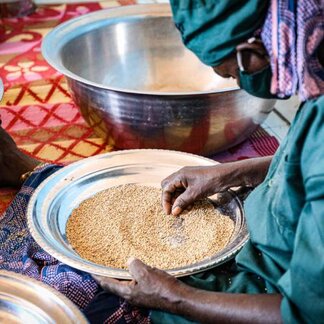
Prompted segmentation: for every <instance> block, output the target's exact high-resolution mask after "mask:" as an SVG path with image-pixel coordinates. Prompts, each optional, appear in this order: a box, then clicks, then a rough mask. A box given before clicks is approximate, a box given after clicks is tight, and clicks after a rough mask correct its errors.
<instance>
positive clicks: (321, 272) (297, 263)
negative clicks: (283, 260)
mask: <svg viewBox="0 0 324 324" xmlns="http://www.w3.org/2000/svg"><path fill="white" fill-rule="evenodd" d="M310 104H311V103H310ZM308 108H311V110H310V117H311V118H310V119H309V120H308V123H307V126H306V127H305V129H304V134H303V137H304V141H300V142H299V143H296V144H297V146H299V147H300V148H301V173H302V178H303V188H302V190H304V191H305V195H304V196H305V201H304V204H303V208H302V211H301V214H300V215H299V219H298V223H297V224H296V229H295V230H296V232H295V233H296V234H295V239H294V242H293V254H292V259H291V262H290V266H289V269H288V271H287V272H286V273H285V274H284V275H283V276H282V278H281V279H280V281H279V287H280V289H281V291H282V293H283V296H284V299H283V302H282V305H281V311H282V316H283V319H284V322H286V323H300V322H305V323H320V322H321V323H324V146H323V140H324V97H323V96H322V97H320V98H319V99H318V100H315V101H314V102H313V105H312V107H308Z"/></svg>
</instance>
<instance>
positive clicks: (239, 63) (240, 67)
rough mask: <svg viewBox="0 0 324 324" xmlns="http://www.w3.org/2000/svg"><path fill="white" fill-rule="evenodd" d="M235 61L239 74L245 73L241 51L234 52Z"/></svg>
mask: <svg viewBox="0 0 324 324" xmlns="http://www.w3.org/2000/svg"><path fill="white" fill-rule="evenodd" d="M236 60H237V65H238V67H239V69H240V71H241V72H245V68H244V65H243V57H242V52H241V51H236Z"/></svg>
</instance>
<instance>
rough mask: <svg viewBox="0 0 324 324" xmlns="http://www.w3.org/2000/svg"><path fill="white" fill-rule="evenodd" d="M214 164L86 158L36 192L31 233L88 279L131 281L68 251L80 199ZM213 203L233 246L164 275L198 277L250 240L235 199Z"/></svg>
mask: <svg viewBox="0 0 324 324" xmlns="http://www.w3.org/2000/svg"><path fill="white" fill-rule="evenodd" d="M216 163H217V162H215V161H213V160H210V159H207V158H204V157H200V156H197V155H193V154H188V153H182V152H177V151H167V150H125V151H118V152H113V153H108V154H103V155H98V156H95V157H91V158H88V159H84V160H82V161H79V162H76V163H73V164H71V165H69V166H67V167H65V168H62V169H61V170H60V171H58V172H56V173H55V174H53V175H52V176H50V177H49V178H48V179H46V180H45V181H44V182H43V183H42V184H41V185H40V186H39V187H38V188H37V190H36V191H35V193H34V194H33V196H32V198H31V200H30V203H29V206H28V212H27V214H28V215H27V218H28V227H29V230H30V232H31V234H32V236H33V237H34V239H35V240H36V242H37V243H38V244H39V245H40V246H41V247H42V248H43V249H44V250H45V251H47V252H48V253H49V254H51V255H52V256H54V257H55V258H57V259H58V260H60V261H62V262H64V263H66V264H68V265H70V266H72V267H74V268H76V269H79V270H83V271H86V272H88V273H90V274H97V275H102V276H108V277H114V278H119V279H130V278H131V277H130V274H129V273H128V271H127V270H123V269H116V268H109V267H106V266H103V265H99V264H95V263H93V262H90V261H88V260H85V259H83V258H81V257H80V256H79V255H78V254H77V253H76V252H75V251H74V250H73V249H72V247H71V246H70V244H69V242H68V240H67V238H66V223H67V220H68V218H69V216H70V215H71V212H72V210H73V209H74V208H76V207H77V206H78V205H79V204H80V203H81V202H82V201H83V200H84V199H87V198H89V197H91V196H93V195H94V194H95V193H97V192H99V191H102V190H104V189H107V188H109V187H113V186H117V185H121V184H127V183H136V184H141V185H147V186H154V187H160V183H161V181H162V180H163V179H164V178H165V177H167V176H168V175H170V174H171V173H173V172H175V171H177V170H179V169H180V168H181V167H183V166H198V165H200V166H208V165H214V164H216ZM211 199H212V201H213V202H214V204H215V206H216V208H220V209H221V211H222V212H223V213H225V214H226V215H228V216H229V217H231V218H232V219H233V220H234V222H235V229H234V233H233V235H232V238H231V241H230V243H229V244H228V246H227V247H226V248H225V249H224V250H222V251H221V252H220V253H218V254H216V255H211V256H210V257H209V258H207V259H205V260H203V261H202V262H199V263H195V264H191V265H188V266H186V267H181V268H176V269H171V270H168V272H169V273H170V274H172V275H174V276H176V277H181V276H186V275H190V274H193V273H197V272H201V271H204V270H207V269H210V268H212V267H214V266H216V265H219V264H221V263H223V262H225V261H227V260H229V259H230V258H232V257H233V256H234V255H235V254H236V253H237V252H238V251H239V250H240V249H241V248H242V246H243V245H244V243H245V242H246V240H247V238H248V234H247V229H246V224H245V219H244V214H243V209H242V205H241V203H240V201H239V199H238V198H237V197H236V196H235V195H232V194H231V193H227V199H226V203H225V204H223V203H222V204H220V203H219V201H218V200H217V195H216V196H214V197H211ZM222 201H224V194H223V195H222ZM89 239H91V238H89Z"/></svg>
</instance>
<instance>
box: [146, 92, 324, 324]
mask: <svg viewBox="0 0 324 324" xmlns="http://www.w3.org/2000/svg"><path fill="white" fill-rule="evenodd" d="M244 208H245V213H246V219H247V223H248V227H249V232H250V240H249V241H248V243H247V244H246V245H245V246H244V247H243V249H242V250H241V251H240V252H239V253H238V255H237V256H236V259H235V264H233V265H232V266H231V268H230V269H225V270H224V266H222V267H219V268H216V269H214V270H212V271H209V272H206V273H203V274H199V275H194V276H191V277H188V278H185V279H184V281H185V282H187V283H188V284H190V285H192V286H195V287H199V288H202V289H208V290H214V291H221V292H232V293H276V292H280V293H281V294H282V295H283V300H282V303H281V314H282V318H283V321H284V322H285V323H323V322H324V96H321V97H319V98H318V99H316V100H312V101H308V102H307V103H304V104H303V105H302V106H301V108H300V109H299V111H298V113H297V115H296V117H295V119H294V122H293V124H292V125H291V127H290V130H289V133H288V135H287V137H286V139H285V141H284V142H283V143H282V144H281V146H280V148H279V150H278V151H277V153H276V155H275V156H274V158H273V161H272V163H271V166H270V169H269V172H268V175H267V177H266V179H265V181H264V182H263V183H262V184H261V185H260V186H258V187H257V188H256V189H255V190H254V191H253V192H252V193H251V194H250V195H249V197H248V199H247V200H246V201H245V206H244ZM151 315H152V321H153V323H168V324H172V323H190V322H188V321H187V320H186V319H184V318H181V317H180V316H175V315H172V314H168V313H165V312H157V311H152V313H151Z"/></svg>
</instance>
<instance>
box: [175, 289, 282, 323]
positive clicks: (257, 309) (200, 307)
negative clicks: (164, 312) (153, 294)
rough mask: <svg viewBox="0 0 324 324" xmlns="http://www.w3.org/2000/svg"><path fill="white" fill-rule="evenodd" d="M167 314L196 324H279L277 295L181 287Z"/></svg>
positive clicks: (278, 295)
mask: <svg viewBox="0 0 324 324" xmlns="http://www.w3.org/2000/svg"><path fill="white" fill-rule="evenodd" d="M181 291H182V292H181V293H180V294H178V295H176V296H177V297H176V299H175V300H174V302H173V303H172V304H170V309H169V311H170V312H172V313H175V314H178V315H181V316H185V317H187V318H190V319H192V320H194V321H198V322H199V323H216V322H217V323H281V322H282V320H281V314H280V303H281V299H282V296H281V295H280V294H229V293H216V292H208V291H204V290H200V289H194V288H192V287H189V286H185V287H184V289H181Z"/></svg>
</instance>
